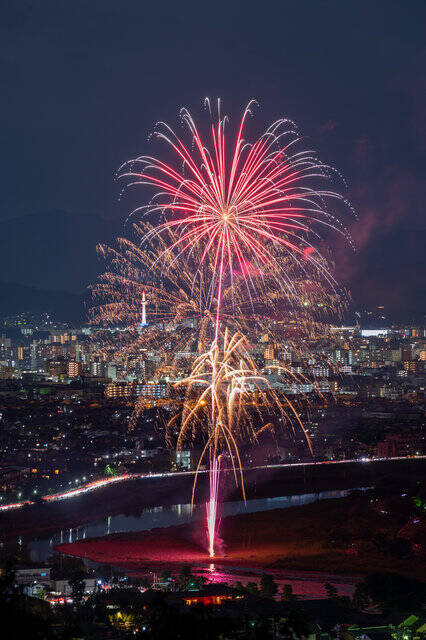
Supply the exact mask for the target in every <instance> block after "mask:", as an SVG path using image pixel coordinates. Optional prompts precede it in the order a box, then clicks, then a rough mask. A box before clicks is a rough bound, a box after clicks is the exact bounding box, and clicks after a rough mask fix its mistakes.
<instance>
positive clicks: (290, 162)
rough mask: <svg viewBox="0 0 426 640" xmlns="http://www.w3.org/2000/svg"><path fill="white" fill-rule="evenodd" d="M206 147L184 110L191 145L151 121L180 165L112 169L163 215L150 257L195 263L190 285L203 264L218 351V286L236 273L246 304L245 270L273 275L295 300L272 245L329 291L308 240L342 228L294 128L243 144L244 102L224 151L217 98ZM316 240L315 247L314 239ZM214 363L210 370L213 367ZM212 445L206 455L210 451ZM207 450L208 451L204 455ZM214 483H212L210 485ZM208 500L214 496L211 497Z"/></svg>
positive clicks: (216, 378)
mask: <svg viewBox="0 0 426 640" xmlns="http://www.w3.org/2000/svg"><path fill="white" fill-rule="evenodd" d="M206 104H207V106H208V108H209V110H210V117H211V126H210V142H209V143H206V142H204V140H203V138H202V136H201V134H200V132H199V130H198V127H197V125H196V124H195V121H194V120H193V118H192V116H191V114H190V113H189V112H188V111H187V110H186V109H182V111H181V118H182V121H183V123H184V124H185V125H186V127H187V129H188V130H189V134H190V138H191V145H185V143H184V142H183V140H182V139H181V138H180V137H179V136H178V135H177V134H176V133H175V132H174V131H173V130H172V129H171V128H170V127H169V126H168V125H167V124H165V123H159V125H158V128H157V130H156V131H155V134H154V135H155V136H156V137H157V138H158V139H159V140H162V141H163V142H166V143H167V144H168V145H169V148H170V150H171V152H172V153H173V154H174V155H175V158H176V160H177V161H178V163H179V165H180V166H181V168H180V169H176V168H174V166H172V164H168V163H166V162H163V161H162V160H159V159H156V158H154V157H149V156H141V157H139V158H136V159H135V160H133V161H131V162H129V163H126V164H125V165H123V166H122V167H121V168H120V169H119V177H120V178H122V179H124V180H126V181H127V183H128V186H131V185H146V186H149V187H151V188H154V189H155V191H156V193H155V195H154V196H153V197H152V199H151V202H150V203H149V204H148V205H144V206H141V207H138V208H137V209H136V210H135V212H134V213H143V214H145V215H148V216H150V217H155V214H158V213H159V214H161V215H162V218H161V219H160V221H159V222H158V223H157V224H154V225H153V227H152V228H151V229H150V230H149V231H148V232H147V233H146V234H145V236H144V238H143V239H142V241H143V242H144V243H145V244H150V243H152V242H154V243H155V242H156V241H157V240H158V239H159V238H160V239H161V238H163V237H164V235H166V236H167V237H168V238H170V239H171V242H170V243H166V246H164V248H163V251H162V253H161V254H160V255H159V257H158V259H159V260H164V258H165V259H166V261H167V260H168V261H169V264H170V268H172V265H173V264H174V263H175V261H176V260H177V259H179V257H180V256H182V255H188V256H191V257H192V256H193V255H194V253H195V252H197V255H198V257H197V262H198V264H197V265H196V268H195V270H194V271H193V273H192V278H193V282H195V281H196V278H197V276H198V274H199V273H200V272H201V271H202V270H203V265H204V264H205V262H207V263H208V264H209V266H210V267H211V273H210V283H209V304H210V307H213V309H212V310H213V313H214V321H213V322H214V339H213V343H212V349H213V354H216V355H217V354H218V353H219V351H220V348H219V347H220V345H219V333H220V326H219V325H220V313H221V304H222V295H223V288H224V281H225V279H227V280H228V281H229V282H230V286H231V289H232V287H233V284H234V281H235V278H236V274H238V273H241V274H243V275H244V276H245V278H244V280H245V283H246V287H247V293H248V296H249V298H250V299H251V298H252V295H253V293H254V291H255V284H254V281H253V277H252V276H251V273H250V272H251V271H252V270H253V269H254V270H255V271H258V272H259V273H261V274H263V273H264V272H265V270H269V271H270V272H271V271H272V272H273V274H274V279H275V281H276V283H277V287H278V288H280V290H281V291H282V292H283V294H284V295H286V296H287V298H288V299H289V300H294V299H295V297H296V292H295V289H294V285H293V282H292V281H291V279H290V278H289V276H288V273H287V272H286V269H285V268H283V267H282V264H280V262H277V261H276V260H275V257H276V249H277V247H279V248H280V249H281V250H283V251H284V252H285V253H286V255H287V256H288V257H289V258H290V259H291V260H292V261H293V262H294V263H295V264H296V265H297V266H298V268H300V270H301V271H302V272H305V270H306V265H309V266H310V267H311V268H312V269H313V270H314V271H315V272H316V273H318V274H320V275H321V277H322V278H323V279H324V280H325V281H326V282H327V283H328V284H329V285H331V286H334V285H335V281H334V279H333V277H332V275H331V273H330V271H329V270H328V268H327V262H326V260H325V258H324V257H323V256H322V255H321V253H320V251H319V248H318V246H316V247H315V246H313V241H318V240H319V234H318V228H324V229H330V228H331V229H334V230H335V231H338V232H339V233H342V234H343V235H345V236H346V237H347V233H346V231H345V229H344V228H343V227H342V225H341V224H340V222H339V218H338V217H335V216H334V215H333V214H331V213H330V212H329V211H328V208H327V202H329V201H333V200H334V201H341V202H344V203H345V204H347V203H346V201H345V200H344V199H343V198H342V196H341V195H340V194H338V193H335V192H334V191H332V190H329V189H326V188H323V187H317V186H316V185H315V184H314V183H316V182H317V181H318V180H320V181H324V180H325V179H328V178H330V177H331V175H332V172H333V169H332V168H330V167H328V166H326V165H324V164H323V163H322V162H320V161H319V160H318V158H317V157H316V155H315V154H314V153H313V152H312V151H303V150H301V151H299V150H298V147H297V145H298V144H299V143H300V137H299V135H298V134H297V132H296V131H295V127H294V124H293V123H292V122H291V121H288V120H285V119H279V120H276V121H275V122H274V123H273V124H272V125H271V126H270V127H269V128H268V129H267V130H266V131H265V132H264V133H263V135H261V136H260V137H259V138H258V139H257V140H255V141H254V142H253V143H250V144H249V143H248V142H246V140H245V138H244V130H245V126H246V121H247V118H248V115H249V114H251V107H252V106H253V104H254V101H251V102H250V103H249V104H248V106H247V107H246V109H245V110H244V112H243V116H242V118H241V121H240V124H239V126H238V130H237V134H236V137H235V140H234V144H233V147H231V148H228V142H227V136H226V135H225V128H226V125H227V122H228V120H227V118H226V117H223V118H222V116H221V112H220V101H218V106H217V115H216V116H214V115H213V114H212V110H211V106H210V102H209V101H208V100H207V101H206ZM317 244H318V242H317ZM217 365H218V362H217V359H216V357H214V358H213V369H212V372H211V389H212V392H211V411H210V423H211V425H212V429H213V433H216V427H215V426H214V425H216V424H219V423H220V420H221V410H222V409H221V407H218V406H217V401H216V395H217V394H216V391H215V390H216V387H217V385H218V384H221V383H222V384H223V380H222V381H221V376H220V372H219V370H218V369H217V368H216V367H217ZM220 367H221V365H219V368H220ZM209 442H210V448H211V449H210V460H212V464H213V469H211V485H210V486H211V491H212V490H214V489H215V487H216V489H217V486H218V482H219V480H218V479H219V473H220V469H219V467H217V465H216V463H215V460H216V455H215V452H216V448H217V441H216V440H214V441H211V438H209ZM212 448H213V449H212ZM212 451H213V453H212ZM216 481H217V482H216ZM214 495H215V496H216V497H217V491H216V492H214ZM212 500H213V494H212V493H211V497H210V503H209V511H208V513H209V518H208V521H209V525H208V526H209V536H210V538H209V548H210V551H212V550H213V551H214V540H212V538H211V535H210V534H212V535H214V532H215V531H216V524H215V521H216V513H217V510H216V507H215V506H214V504H215V503H214V500H213V502H212Z"/></svg>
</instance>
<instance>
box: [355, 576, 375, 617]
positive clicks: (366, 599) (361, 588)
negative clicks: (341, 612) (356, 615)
mask: <svg viewBox="0 0 426 640" xmlns="http://www.w3.org/2000/svg"><path fill="white" fill-rule="evenodd" d="M370 604H371V600H370V596H369V593H368V589H367V585H366V584H365V583H363V582H359V583H358V584H357V585H355V591H354V595H353V598H352V606H353V607H354V609H358V611H362V610H363V609H367V607H369V606H370Z"/></svg>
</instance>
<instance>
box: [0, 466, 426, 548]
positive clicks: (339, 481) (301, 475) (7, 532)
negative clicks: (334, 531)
mask: <svg viewBox="0 0 426 640" xmlns="http://www.w3.org/2000/svg"><path fill="white" fill-rule="evenodd" d="M425 471H426V460H425V459H423V458H409V459H405V460H383V461H371V462H364V463H363V462H342V463H333V464H329V463H324V464H316V465H309V464H308V465H288V466H286V467H269V468H264V469H254V470H246V472H245V483H246V492H247V497H248V498H249V499H251V498H264V497H268V498H269V497H270V498H273V497H276V496H282V495H296V494H300V493H302V492H305V493H312V492H320V491H327V490H341V489H353V488H356V487H359V486H376V487H384V488H387V487H389V488H391V487H399V486H401V487H403V486H404V483H405V482H406V480H407V477H408V478H410V479H411V481H415V480H417V479H424V477H425ZM192 483H193V476H185V475H182V474H176V475H174V476H173V477H165V478H152V477H146V478H141V479H138V480H137V479H131V480H127V481H125V482H122V483H117V484H112V485H109V486H104V487H101V488H99V489H97V490H96V491H93V492H91V493H86V494H82V495H78V496H75V497H72V498H69V499H65V500H61V501H58V502H52V503H49V504H47V503H38V504H34V505H31V506H27V507H23V508H22V509H19V510H18V511H9V512H3V513H0V530H1V535H2V541H3V542H7V541H8V540H14V539H16V537H17V536H21V537H22V538H23V539H26V538H29V537H32V538H33V537H36V536H47V535H49V534H51V533H54V532H56V531H57V530H58V529H65V528H72V527H76V526H82V525H84V524H86V523H89V522H93V521H94V520H98V519H101V518H107V517H108V516H114V515H116V514H128V515H138V514H140V513H141V512H142V510H143V509H144V508H147V507H156V506H159V505H173V504H180V503H182V502H185V501H187V500H189V498H190V495H191V490H192ZM207 492H208V477H207V475H201V476H200V477H199V481H198V485H197V499H198V501H199V502H200V503H202V502H203V501H204V500H205V499H206V496H207ZM221 498H222V500H227V501H233V500H241V491H240V489H238V488H236V487H235V484H234V480H233V475H232V473H224V474H223V476H222V478H221Z"/></svg>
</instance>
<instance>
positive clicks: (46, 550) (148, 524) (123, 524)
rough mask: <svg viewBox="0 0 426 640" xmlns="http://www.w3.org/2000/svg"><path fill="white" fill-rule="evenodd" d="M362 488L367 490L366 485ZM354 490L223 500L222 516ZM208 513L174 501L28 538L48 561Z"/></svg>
mask: <svg viewBox="0 0 426 640" xmlns="http://www.w3.org/2000/svg"><path fill="white" fill-rule="evenodd" d="M361 489H365V487H362V488H361ZM350 491H351V490H347V489H344V490H338V491H321V492H319V493H302V494H298V495H293V496H279V497H277V498H259V499H256V500H247V504H244V502H242V501H240V502H238V501H237V502H223V503H221V505H220V516H221V517H225V516H232V515H237V514H239V513H254V512H256V511H270V510H272V509H287V508H288V507H295V506H301V505H304V504H309V503H311V502H316V501H318V500H328V499H331V498H343V497H345V496H347V495H348V494H349V493H350ZM204 514H205V507H204V505H197V506H196V507H195V508H194V511H193V513H192V514H191V505H190V504H174V505H168V506H161V505H159V506H156V507H147V508H145V509H142V511H141V512H140V514H139V515H136V516H135V515H125V514H123V513H121V514H119V515H115V516H107V517H106V518H103V519H102V520H96V521H94V522H90V523H88V524H85V525H82V526H79V527H74V528H72V529H62V530H60V531H58V532H57V533H56V534H54V535H53V536H50V537H49V538H35V539H33V540H30V541H28V548H29V550H30V553H31V559H32V560H33V561H34V562H43V561H45V560H46V559H47V558H48V557H49V556H50V555H51V554H52V553H53V547H54V546H55V545H57V544H63V543H65V542H76V541H77V540H84V539H86V538H93V537H98V536H105V535H109V534H111V533H122V532H131V531H147V530H149V529H154V528H156V527H171V526H174V525H177V524H184V523H185V522H188V521H189V520H192V519H194V520H195V519H200V518H203V517H204Z"/></svg>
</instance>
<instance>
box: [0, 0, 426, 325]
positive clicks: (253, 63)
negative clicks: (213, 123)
mask: <svg viewBox="0 0 426 640" xmlns="http://www.w3.org/2000/svg"><path fill="white" fill-rule="evenodd" d="M425 24H426V3H425V2H424V0H421V1H416V0H410V1H409V2H402V1H401V0H399V1H398V2H396V1H395V2H394V1H392V0H383V1H382V2H377V1H374V0H370V1H362V0H361V1H360V0H357V1H354V2H352V1H351V0H343V1H342V0H339V1H336V2H327V1H321V0H316V1H309V0H301V1H299V2H294V1H292V2H288V1H287V0H281V1H277V2H268V1H267V0H266V1H265V2H260V1H257V2H249V1H247V0H246V1H244V2H236V1H234V0H228V1H227V2H224V3H222V2H216V3H206V2H194V3H190V2H185V1H183V2H167V1H163V2H147V1H144V0H138V1H126V0H123V1H122V2H119V1H117V0H115V1H114V2H112V1H110V0H99V1H98V0H84V1H79V0H72V1H71V2H69V1H67V2H65V1H64V0H43V1H42V2H41V1H33V2H23V1H22V0H10V1H9V2H3V3H2V12H1V20H0V43H1V44H0V47H1V65H0V77H1V87H2V100H1V105H0V109H1V124H2V127H1V131H2V133H1V147H2V172H1V175H2V181H1V182H2V188H1V192H0V237H1V235H3V240H2V241H1V244H2V245H4V243H5V242H6V238H5V236H6V235H7V236H8V237H9V238H10V241H7V243H8V246H7V251H6V250H4V251H2V253H1V255H2V257H1V259H0V281H2V282H14V283H17V284H25V285H31V286H40V287H43V283H44V284H45V286H46V287H47V288H50V289H55V288H57V289H62V290H65V291H71V292H74V293H76V292H78V291H79V290H82V289H83V288H84V287H85V286H86V285H87V282H85V281H84V276H82V277H81V278H80V280H82V281H81V285H80V282H79V281H76V278H75V277H74V279H73V277H72V275H73V274H75V273H77V272H78V274H80V273H82V274H87V276H89V275H91V273H92V269H93V261H94V246H93V252H92V250H91V247H92V244H93V245H94V242H95V240H94V239H93V242H92V240H90V242H86V244H84V246H83V245H82V244H81V239H79V236H80V235H81V234H85V233H86V231H87V237H88V238H92V237H93V236H96V233H97V231H96V229H97V228H98V227H103V228H104V229H114V228H115V226H114V225H116V226H117V229H120V228H122V225H123V224H124V219H125V217H126V215H127V213H128V210H129V207H130V205H131V204H132V203H131V202H129V201H126V200H122V201H118V194H119V188H118V186H117V184H116V183H115V182H114V172H115V170H116V169H117V167H118V166H119V165H120V164H121V162H122V161H124V160H126V159H128V158H130V157H133V156H135V155H139V154H142V153H151V152H153V148H152V143H149V142H148V140H147V136H148V134H149V132H150V131H151V130H152V128H153V126H154V124H155V122H156V121H157V120H159V119H162V120H166V121H168V122H171V123H173V124H176V123H177V113H178V110H179V108H180V107H181V106H183V105H185V106H188V107H189V108H190V109H191V111H192V112H193V113H194V115H196V116H199V115H202V113H203V110H202V99H203V98H204V96H206V95H208V96H210V97H212V98H214V97H217V96H220V97H221V98H222V100H223V105H224V110H225V111H226V112H227V113H229V114H230V115H231V118H232V117H233V119H234V121H235V119H236V118H237V117H238V116H239V114H240V112H241V109H242V107H243V106H244V105H245V104H246V103H247V101H248V100H249V99H250V98H252V97H255V98H257V99H258V100H259V102H260V109H259V110H258V112H257V114H256V121H255V122H256V123H257V125H256V126H261V125H262V128H263V125H266V124H269V122H270V120H271V119H272V118H274V119H275V118H276V117H278V116H281V115H285V116H288V117H290V118H292V119H294V120H295V121H296V122H297V123H298V125H299V128H300V130H301V132H303V133H304V134H305V135H306V136H307V140H308V142H307V144H309V146H312V147H313V148H315V149H317V150H318V151H319V154H320V157H321V158H322V159H323V160H325V161H327V162H330V163H332V164H333V165H334V166H336V167H338V168H339V170H341V171H342V173H343V174H344V176H345V177H346V179H347V182H348V187H349V188H348V197H349V199H350V200H351V201H352V202H353V204H354V206H355V208H356V209H357V211H358V214H359V220H358V221H355V220H353V219H349V218H348V219H347V222H348V225H349V227H350V228H351V231H352V233H353V236H354V238H355V240H356V242H357V244H358V251H357V252H356V253H354V252H353V251H352V250H351V249H350V248H349V247H347V246H346V247H345V246H343V244H342V243H341V242H338V241H336V247H335V250H336V255H337V265H336V277H337V278H338V280H339V281H341V282H342V283H344V284H347V285H348V286H349V287H350V288H351V290H352V295H353V299H354V305H355V307H356V308H361V307H365V306H367V307H374V306H377V305H384V306H385V308H386V310H387V311H388V313H389V316H390V317H396V316H398V317H404V315H405V316H407V318H408V317H410V316H413V315H414V314H415V315H416V316H417V317H422V316H423V314H424V311H425V306H426V305H425V303H426V293H425V287H424V272H425V254H426V252H425V245H426V243H425V228H426V216H425V206H424V202H425V195H426V193H425V192H426V181H425V173H426V155H425V146H426V111H425V104H426V91H425V88H426V77H425V73H424V70H425V68H426V39H425V37H424V30H425ZM55 216H57V218H58V225H57V227H56V225H55V224H54V222H52V221H54V220H55ZM70 216H71V218H72V217H75V218H76V220H77V219H79V220H80V217H81V216H83V217H85V220H86V222H85V223H84V224H80V222H78V224H76V226H75V228H74V232H73V231H72V229H73V226H72V224H71V233H70V235H69V237H68V235H67V239H66V242H67V243H68V244H69V245H70V247H71V249H70V252H69V259H68V262H69V264H68V267H69V268H68V270H61V269H57V270H56V271H55V269H52V264H51V260H49V251H48V250H46V248H47V249H48V247H49V246H52V245H56V244H57V241H58V242H59V241H62V242H63V241H64V240H63V238H61V239H58V238H55V233H57V234H58V235H61V236H63V234H64V225H63V219H64V218H67V220H68V221H69V218H70ZM23 217H25V220H23ZM19 219H20V220H19ZM100 219H101V222H99V220H100ZM85 225H87V228H86V230H85ZM65 226H66V228H67V229H69V228H70V225H69V222H68V223H67V225H65ZM2 229H3V231H2ZM11 229H12V231H11ZM17 229H19V231H17ZM73 243H75V247H76V250H72V247H73V246H74V245H73ZM79 243H80V244H79ZM32 244H33V245H36V244H37V245H39V247H41V248H40V250H39V251H34V252H33V251H32V250H31V249H29V250H28V249H26V250H25V251H23V250H22V247H23V246H25V247H28V246H30V247H31V245H32ZM79 247H80V248H81V247H82V248H81V249H79ZM14 261H15V262H14ZM18 263H19V264H18ZM77 267H78V268H77ZM43 269H44V270H48V271H49V270H50V271H54V272H55V273H58V276H57V280H56V281H55V278H54V276H52V275H50V276H46V282H44V278H43V282H36V281H35V280H34V279H37V278H38V279H40V273H41V271H42V270H43ZM67 274H68V275H67ZM88 280H89V277H88Z"/></svg>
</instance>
